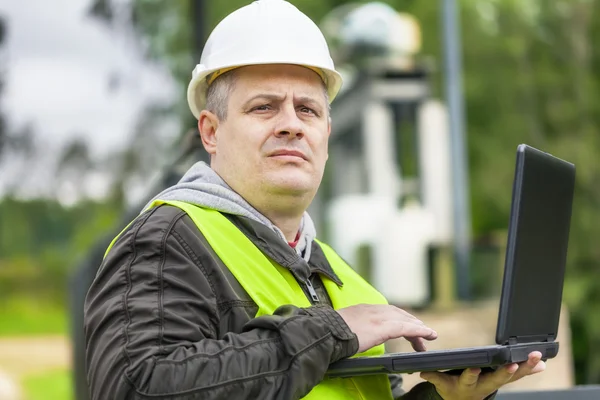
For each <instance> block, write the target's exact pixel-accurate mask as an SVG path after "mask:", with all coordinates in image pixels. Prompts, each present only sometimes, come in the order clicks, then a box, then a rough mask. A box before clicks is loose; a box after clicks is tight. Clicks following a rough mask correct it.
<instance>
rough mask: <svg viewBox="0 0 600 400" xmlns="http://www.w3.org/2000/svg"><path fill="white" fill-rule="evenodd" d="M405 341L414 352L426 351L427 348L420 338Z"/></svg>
mask: <svg viewBox="0 0 600 400" xmlns="http://www.w3.org/2000/svg"><path fill="white" fill-rule="evenodd" d="M406 340H408V341H409V342H410V344H411V345H412V348H413V349H414V350H415V351H427V346H426V345H425V341H424V340H423V339H422V338H420V337H417V338H406Z"/></svg>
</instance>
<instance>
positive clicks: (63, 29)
mask: <svg viewBox="0 0 600 400" xmlns="http://www.w3.org/2000/svg"><path fill="white" fill-rule="evenodd" d="M248 3H249V0H228V1H216V0H213V1H210V0H170V1H159V0H54V1H51V2H49V1H44V0H23V1H16V0H3V1H1V2H0V399H31V400H34V399H65V400H69V399H77V400H85V399H87V395H86V389H85V386H84V380H85V375H84V370H83V368H84V367H83V359H82V352H83V347H82V325H81V320H82V302H83V298H84V296H85V293H86V291H87V287H88V285H89V283H90V282H91V279H93V276H94V274H95V271H96V268H97V267H98V266H99V264H100V260H101V258H102V255H103V253H104V250H105V248H106V246H107V244H108V242H109V241H110V240H111V239H112V238H113V237H114V236H115V235H116V234H117V233H118V232H119V231H120V230H121V229H122V228H123V227H124V226H125V225H126V224H127V223H128V222H129V221H130V220H131V219H132V218H134V217H135V215H136V214H137V213H138V212H139V211H140V207H141V204H143V202H144V200H146V199H147V198H149V197H151V196H152V195H153V194H154V193H156V192H157V191H158V190H159V189H160V188H162V187H164V186H165V185H169V184H172V183H174V182H176V181H177V179H178V177H179V176H181V174H182V173H183V172H184V171H185V170H186V169H187V168H188V167H189V166H190V165H191V164H192V163H193V162H195V161H198V160H203V159H206V155H205V154H204V151H203V150H202V149H201V146H200V143H199V140H198V136H197V132H196V131H195V120H194V119H193V116H192V115H191V113H190V112H189V110H188V108H187V104H186V101H185V90H186V88H187V83H188V81H189V79H190V77H191V71H192V69H193V67H194V66H195V65H196V63H197V62H198V60H199V57H200V54H201V51H202V44H203V42H204V40H205V39H206V37H207V35H208V33H209V32H210V31H211V30H212V28H213V27H214V26H215V25H216V24H217V23H218V21H219V20H221V19H222V18H223V17H225V16H226V15H227V14H229V13H230V12H232V11H233V10H235V9H237V8H239V7H241V6H243V5H245V4H248ZM292 3H293V4H294V5H296V6H297V7H298V8H299V9H300V10H302V11H304V12H305V13H306V14H307V15H308V16H310V17H311V18H312V19H313V20H314V21H315V22H317V23H318V24H319V26H320V27H321V28H322V30H323V31H324V33H325V34H326V36H327V38H328V41H329V43H330V45H331V50H332V53H333V56H334V59H335V61H336V65H337V67H338V68H339V69H340V71H341V72H342V73H343V75H344V78H345V84H344V88H343V91H342V93H341V94H340V95H339V97H338V99H336V101H335V102H334V103H333V107H332V118H333V131H332V138H331V147H330V152H331V154H330V160H329V164H328V167H327V170H326V173H325V177H324V181H323V185H322V187H321V190H320V192H319V195H318V197H317V198H316V199H315V201H314V204H313V205H312V206H311V210H310V212H311V215H312V216H313V218H314V219H315V221H316V224H317V228H318V232H319V234H320V236H321V237H322V238H324V239H325V240H326V241H329V242H330V243H331V244H332V245H333V246H334V247H335V248H337V249H338V251H339V252H340V253H341V254H342V255H343V256H344V257H345V258H346V259H347V260H349V261H350V262H351V263H352V264H353V265H354V266H355V267H356V268H357V269H358V270H359V271H360V273H361V274H363V276H365V277H366V278H367V279H368V280H369V281H371V282H372V283H373V284H374V285H375V286H376V287H378V288H379V289H380V290H381V291H382V292H383V293H384V294H386V296H387V297H388V298H389V299H390V301H391V302H393V303H394V304H397V305H399V306H402V307H404V308H406V309H408V310H410V311H411V312H414V313H416V314H417V315H418V316H419V317H421V318H422V319H423V320H425V321H426V322H427V323H428V325H430V326H432V327H434V328H435V329H436V330H438V332H440V339H439V340H438V341H437V343H436V344H435V345H434V346H437V347H434V348H444V347H448V346H450V347H465V346H474V345H479V344H492V343H493V340H494V330H495V326H496V318H497V304H498V297H499V292H500V287H501V276H502V270H503V261H504V251H505V241H506V230H507V225H508V217H509V213H510V199H511V197H510V196H511V189H512V180H513V174H514V164H515V150H516V148H517V145H518V144H520V143H527V144H530V145H532V146H535V147H538V148H541V149H543V150H544V151H547V152H550V153H553V154H554V155H556V156H559V157H561V158H564V159H567V160H569V161H571V162H573V163H575V164H576V165H577V169H578V175H577V183H576V197H575V202H574V211H573V218H572V224H571V236H570V244H569V254H568V267H567V277H566V282H565V288H564V298H563V300H564V308H563V312H562V315H561V328H560V333H559V337H558V339H559V341H560V343H561V352H560V354H559V358H557V359H555V360H552V361H550V362H549V364H548V371H547V372H546V373H544V374H541V375H540V376H539V378H538V377H536V378H535V379H533V378H532V379H530V380H527V382H522V383H520V385H519V386H515V387H514V388H510V387H509V388H507V390H549V389H553V390H559V389H560V390H562V389H570V388H573V387H575V386H580V385H595V384H600V246H598V245H597V238H599V237H600V162H598V161H597V160H598V157H599V156H600V49H599V47H598V46H597V45H596V43H595V41H596V40H597V38H599V37H600V0H553V1H545V0H439V1H417V0H390V1H382V2H368V1H353V2H349V1H344V0H319V1H316V0H292ZM348 212H352V213H355V214H356V215H358V217H357V218H355V220H354V224H350V222H349V221H346V220H345V219H344V218H342V215H346V213H348ZM360 213H362V214H360ZM390 260H394V261H393V262H390ZM389 348H390V350H393V351H404V350H406V351H408V349H409V348H408V347H406V345H405V344H404V343H403V342H401V341H398V342H393V343H390V344H389ZM542 375H543V376H542ZM417 381H418V378H417V377H413V376H409V377H407V378H406V385H407V388H408V387H410V386H411V385H413V384H414V383H416V382H417Z"/></svg>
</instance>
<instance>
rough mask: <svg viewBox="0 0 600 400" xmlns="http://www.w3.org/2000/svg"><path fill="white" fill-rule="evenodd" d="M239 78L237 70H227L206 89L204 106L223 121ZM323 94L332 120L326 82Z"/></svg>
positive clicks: (328, 114) (328, 115)
mask: <svg viewBox="0 0 600 400" xmlns="http://www.w3.org/2000/svg"><path fill="white" fill-rule="evenodd" d="M237 78H238V77H237V74H236V71H235V70H231V71H227V72H225V73H224V74H223V75H220V76H218V77H217V78H216V79H215V81H214V82H213V83H211V84H210V86H208V89H207V90H206V106H204V108H205V109H206V110H208V111H210V112H211V113H213V114H215V115H216V116H217V118H219V120H221V121H225V120H226V119H227V110H228V108H229V96H231V93H232V92H233V89H234V88H235V84H236V82H237ZM323 94H324V96H325V104H326V106H327V117H328V118H329V120H330V122H331V115H330V114H331V113H330V112H331V105H330V103H329V94H328V93H327V86H326V85H325V83H324V82H323Z"/></svg>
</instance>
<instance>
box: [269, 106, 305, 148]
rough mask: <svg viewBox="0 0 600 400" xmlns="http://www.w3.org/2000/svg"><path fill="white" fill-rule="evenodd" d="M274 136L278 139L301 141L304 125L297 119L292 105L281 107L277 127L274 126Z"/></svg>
mask: <svg viewBox="0 0 600 400" xmlns="http://www.w3.org/2000/svg"><path fill="white" fill-rule="evenodd" d="M275 135H276V136H277V137H280V138H285V137H287V138H288V139H290V140H291V139H302V138H303V137H304V124H303V123H302V120H301V119H300V118H298V114H297V113H296V110H295V108H294V106H293V105H286V106H285V107H282V109H281V112H280V114H279V119H278V121H277V125H276V126H275Z"/></svg>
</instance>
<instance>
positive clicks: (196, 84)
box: [187, 61, 342, 118]
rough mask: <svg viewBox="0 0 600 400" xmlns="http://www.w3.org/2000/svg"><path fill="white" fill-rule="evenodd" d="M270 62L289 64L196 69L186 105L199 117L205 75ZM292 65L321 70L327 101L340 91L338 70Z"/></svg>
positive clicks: (203, 98) (203, 93)
mask: <svg viewBox="0 0 600 400" xmlns="http://www.w3.org/2000/svg"><path fill="white" fill-rule="evenodd" d="M271 64H290V62H289V61H287V62H286V61H282V62H273V61H269V62H264V63H260V62H255V63H252V64H239V65H229V66H221V67H219V68H208V69H204V70H200V71H198V72H197V73H196V74H194V75H195V76H194V77H193V78H192V79H191V80H190V83H189V85H188V89H187V100H188V105H189V107H190V110H191V112H192V114H194V117H196V118H199V117H200V113H201V112H202V110H203V109H204V107H205V106H206V91H207V89H208V81H207V77H209V76H210V75H211V74H212V73H214V72H216V71H218V70H221V69H235V68H241V67H245V66H249V65H271ZM292 65H300V66H303V67H307V68H310V69H318V70H320V71H322V73H323V76H324V77H325V79H324V83H325V86H326V87H327V95H328V96H329V102H330V103H331V102H332V101H333V100H334V99H335V97H336V96H337V94H338V92H339V91H340V89H341V87H342V76H341V75H340V74H339V72H337V71H335V70H332V69H330V68H325V67H323V66H319V65H307V64H292ZM198 67H200V66H198ZM198 67H197V68H198ZM319 75H320V74H319Z"/></svg>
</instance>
